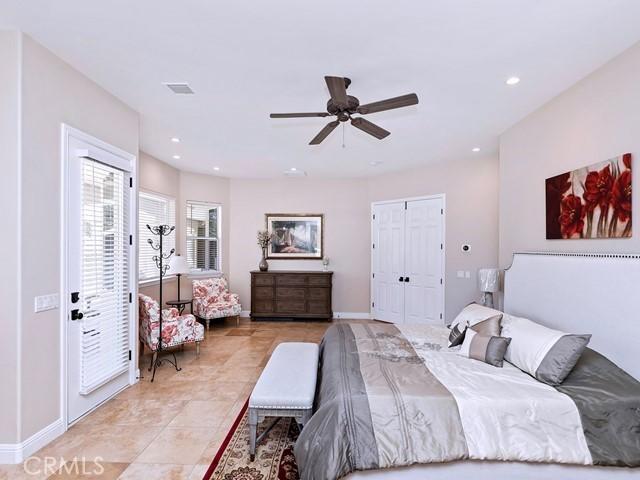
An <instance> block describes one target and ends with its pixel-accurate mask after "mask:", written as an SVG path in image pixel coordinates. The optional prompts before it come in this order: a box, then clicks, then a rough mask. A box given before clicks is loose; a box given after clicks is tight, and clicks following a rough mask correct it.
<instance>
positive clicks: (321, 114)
mask: <svg viewBox="0 0 640 480" xmlns="http://www.w3.org/2000/svg"><path fill="white" fill-rule="evenodd" d="M329 116H331V114H330V113H327V112H313V113H272V114H270V115H269V117H270V118H303V117H329Z"/></svg>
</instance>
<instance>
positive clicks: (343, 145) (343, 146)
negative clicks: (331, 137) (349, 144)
mask: <svg viewBox="0 0 640 480" xmlns="http://www.w3.org/2000/svg"><path fill="white" fill-rule="evenodd" d="M345 147H346V146H345V144H344V123H343V124H342V148H345Z"/></svg>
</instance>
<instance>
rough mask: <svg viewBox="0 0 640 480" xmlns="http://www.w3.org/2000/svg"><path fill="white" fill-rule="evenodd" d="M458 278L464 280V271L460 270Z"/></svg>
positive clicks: (457, 273) (457, 274)
mask: <svg viewBox="0 0 640 480" xmlns="http://www.w3.org/2000/svg"><path fill="white" fill-rule="evenodd" d="M456 277H458V278H464V270H458V271H457V272H456Z"/></svg>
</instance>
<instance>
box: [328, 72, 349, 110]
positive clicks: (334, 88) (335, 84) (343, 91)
mask: <svg viewBox="0 0 640 480" xmlns="http://www.w3.org/2000/svg"><path fill="white" fill-rule="evenodd" d="M324 81H325V82H327V87H328V88H329V93H330V94H331V100H333V103H334V104H335V105H337V106H341V107H346V106H347V105H348V101H347V87H346V84H345V83H344V78H342V77H324Z"/></svg>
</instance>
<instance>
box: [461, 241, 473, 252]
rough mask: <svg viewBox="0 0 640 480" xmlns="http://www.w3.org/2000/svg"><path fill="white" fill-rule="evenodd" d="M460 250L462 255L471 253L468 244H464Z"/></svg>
mask: <svg viewBox="0 0 640 480" xmlns="http://www.w3.org/2000/svg"><path fill="white" fill-rule="evenodd" d="M460 250H462V251H463V252H464V253H469V252H470V251H471V245H469V244H468V243H464V244H463V245H462V247H461V248H460Z"/></svg>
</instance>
